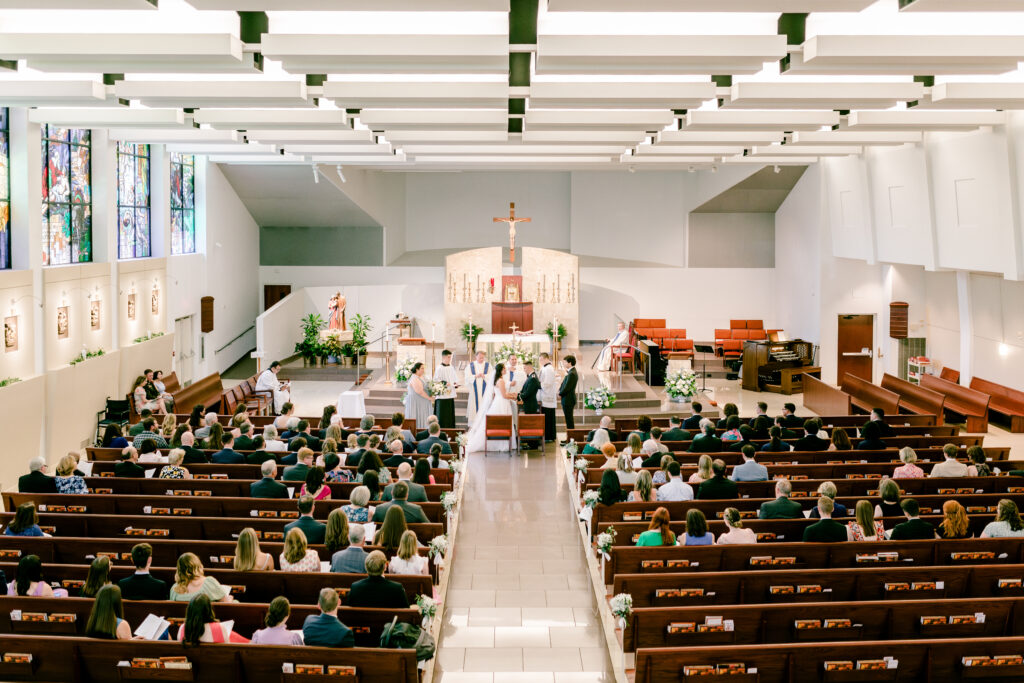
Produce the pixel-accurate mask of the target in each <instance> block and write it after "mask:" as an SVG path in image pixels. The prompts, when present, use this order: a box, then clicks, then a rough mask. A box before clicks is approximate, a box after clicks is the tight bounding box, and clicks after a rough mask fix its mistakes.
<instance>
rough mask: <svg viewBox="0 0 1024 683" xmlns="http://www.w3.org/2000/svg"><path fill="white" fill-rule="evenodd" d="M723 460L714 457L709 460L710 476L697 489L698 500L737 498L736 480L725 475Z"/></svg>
mask: <svg viewBox="0 0 1024 683" xmlns="http://www.w3.org/2000/svg"><path fill="white" fill-rule="evenodd" d="M725 472H726V466H725V461H724V460H721V459H719V458H715V459H714V460H713V461H712V462H711V475H712V476H711V478H710V479H708V480H707V481H705V482H703V483H702V484H701V485H700V487H699V488H698V489H697V498H698V499H700V500H732V499H733V498H739V497H740V493H739V487H738V486H737V485H736V482H734V481H733V480H731V479H729V478H728V477H726V476H725Z"/></svg>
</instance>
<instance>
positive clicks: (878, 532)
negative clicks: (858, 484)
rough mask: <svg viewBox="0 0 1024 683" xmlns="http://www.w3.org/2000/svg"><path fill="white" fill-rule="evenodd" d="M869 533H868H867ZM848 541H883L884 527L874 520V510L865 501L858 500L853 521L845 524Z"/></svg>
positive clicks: (879, 521)
mask: <svg viewBox="0 0 1024 683" xmlns="http://www.w3.org/2000/svg"><path fill="white" fill-rule="evenodd" d="M869 532H870V533H869ZM846 540H848V541H884V540H885V526H883V524H882V522H881V520H877V519H875V509H874V508H873V507H872V506H871V503H870V502H869V501H866V500H858V501H857V505H856V507H854V519H853V521H852V522H847V523H846Z"/></svg>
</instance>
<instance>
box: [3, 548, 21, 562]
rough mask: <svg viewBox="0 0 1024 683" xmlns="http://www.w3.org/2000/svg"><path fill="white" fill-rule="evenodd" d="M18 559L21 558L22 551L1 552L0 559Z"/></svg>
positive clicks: (7, 550) (5, 550)
mask: <svg viewBox="0 0 1024 683" xmlns="http://www.w3.org/2000/svg"><path fill="white" fill-rule="evenodd" d="M18 557H21V551H20V550H9V549H4V550H0V558H3V559H5V560H9V559H15V558H18Z"/></svg>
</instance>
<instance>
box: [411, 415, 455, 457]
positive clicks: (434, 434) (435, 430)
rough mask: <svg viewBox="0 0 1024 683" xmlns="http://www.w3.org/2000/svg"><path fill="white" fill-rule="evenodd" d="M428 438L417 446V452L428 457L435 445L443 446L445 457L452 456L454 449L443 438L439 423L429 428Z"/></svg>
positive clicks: (442, 450)
mask: <svg viewBox="0 0 1024 683" xmlns="http://www.w3.org/2000/svg"><path fill="white" fill-rule="evenodd" d="M427 434H428V436H427V438H425V439H423V440H422V441H420V442H419V443H418V444H416V452H417V453H420V454H423V455H427V454H429V453H430V447H431V446H433V445H434V444H435V443H439V444H441V452H442V453H443V454H445V455H451V454H452V447H451V446H449V445H448V442H447V441H444V440H443V439H442V438H441V425H440V424H438V423H437V422H431V423H430V426H429V427H427Z"/></svg>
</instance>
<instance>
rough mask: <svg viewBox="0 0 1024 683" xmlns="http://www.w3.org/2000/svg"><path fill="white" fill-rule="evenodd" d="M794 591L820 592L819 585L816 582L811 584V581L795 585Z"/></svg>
mask: <svg viewBox="0 0 1024 683" xmlns="http://www.w3.org/2000/svg"><path fill="white" fill-rule="evenodd" d="M796 592H797V593H820V592H821V586H819V585H818V584H816V583H815V584H811V583H807V584H799V585H797V587H796Z"/></svg>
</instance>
